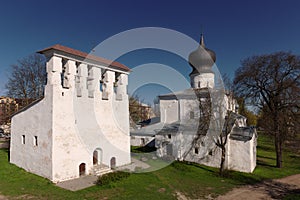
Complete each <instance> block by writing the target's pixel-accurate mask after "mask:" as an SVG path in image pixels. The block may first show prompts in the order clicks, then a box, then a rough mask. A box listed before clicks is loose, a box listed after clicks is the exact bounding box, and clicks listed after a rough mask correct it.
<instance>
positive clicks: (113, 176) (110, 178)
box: [96, 171, 130, 185]
mask: <svg viewBox="0 0 300 200" xmlns="http://www.w3.org/2000/svg"><path fill="white" fill-rule="evenodd" d="M129 175H130V173H129V172H123V171H115V172H111V173H108V174H103V175H102V176H99V177H98V179H97V181H96V185H108V184H110V183H112V182H116V181H120V180H122V179H125V178H127V177H129Z"/></svg>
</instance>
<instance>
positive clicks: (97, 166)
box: [10, 45, 131, 182]
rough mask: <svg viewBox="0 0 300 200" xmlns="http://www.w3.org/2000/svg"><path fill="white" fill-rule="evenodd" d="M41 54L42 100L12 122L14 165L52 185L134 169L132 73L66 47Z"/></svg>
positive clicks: (49, 49) (12, 155)
mask: <svg viewBox="0 0 300 200" xmlns="http://www.w3.org/2000/svg"><path fill="white" fill-rule="evenodd" d="M38 53H41V54H44V55H45V56H46V58H47V64H46V68H47V84H46V86H45V94H44V98H43V99H41V100H39V101H37V102H35V103H34V104H32V105H31V106H30V107H27V108H26V109H24V110H21V111H20V112H18V113H17V114H16V115H14V116H13V118H12V127H11V147H10V162H11V163H13V164H16V165H17V166H19V167H21V168H24V169H25V170H27V171H29V172H32V173H35V174H38V175H40V176H43V177H45V178H48V179H50V180H51V181H52V182H60V181H64V180H69V179H74V178H78V177H80V176H81V175H85V174H99V173H104V172H108V171H110V170H111V169H112V168H115V167H118V166H122V165H125V164H128V163H130V162H131V158H130V136H129V107H128V95H127V84H128V74H129V71H130V70H129V68H127V67H126V66H124V65H122V64H120V63H118V62H112V61H109V60H106V59H103V58H100V57H96V56H92V55H88V54H86V53H84V52H81V51H78V50H75V49H71V48H68V47H65V46H62V45H54V46H52V47H49V48H46V49H44V50H42V51H39V52H38Z"/></svg>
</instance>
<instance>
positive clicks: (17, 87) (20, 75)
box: [5, 54, 47, 104]
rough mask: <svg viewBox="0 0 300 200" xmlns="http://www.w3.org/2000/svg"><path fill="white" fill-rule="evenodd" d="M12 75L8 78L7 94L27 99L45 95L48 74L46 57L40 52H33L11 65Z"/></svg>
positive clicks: (26, 101) (26, 102)
mask: <svg viewBox="0 0 300 200" xmlns="http://www.w3.org/2000/svg"><path fill="white" fill-rule="evenodd" d="M11 69H12V72H11V75H10V77H9V78H8V82H7V84H6V86H5V87H6V89H7V90H8V92H7V95H8V96H10V97H14V98H20V99H24V100H25V102H24V103H25V104H28V100H29V99H38V98H41V97H42V96H43V95H44V85H45V84H46V79H47V74H46V67H45V57H44V56H42V55H40V54H33V55H30V56H28V57H26V58H23V59H21V60H18V63H17V64H14V65H11Z"/></svg>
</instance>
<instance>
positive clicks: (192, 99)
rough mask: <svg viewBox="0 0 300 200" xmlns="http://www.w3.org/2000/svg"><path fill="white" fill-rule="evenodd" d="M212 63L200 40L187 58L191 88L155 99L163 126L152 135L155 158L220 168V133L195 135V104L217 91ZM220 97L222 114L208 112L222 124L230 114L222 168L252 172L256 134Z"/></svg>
mask: <svg viewBox="0 0 300 200" xmlns="http://www.w3.org/2000/svg"><path fill="white" fill-rule="evenodd" d="M215 60H216V56H215V53H214V52H213V51H212V50H209V49H207V48H206V47H205V45H204V39H203V36H202V37H201V41H200V45H199V48H198V49H196V50H195V51H194V52H192V53H191V54H190V56H189V63H190V64H191V66H192V68H193V71H192V72H191V74H190V81H191V88H189V89H186V90H184V91H180V92H175V93H171V94H166V95H161V96H159V107H160V116H161V124H163V126H164V128H162V129H161V130H159V131H157V133H156V135H155V146H156V148H157V155H158V156H159V157H172V158H174V159H176V160H185V161H189V162H196V163H199V164H204V165H207V166H212V167H220V162H221V148H218V147H217V145H216V140H217V138H218V136H220V133H221V131H219V132H217V131H215V129H212V128H211V127H210V129H208V131H207V132H206V133H201V134H199V133H198V132H197V130H198V126H199V124H200V122H199V116H200V114H199V113H200V112H199V100H200V101H205V98H207V94H208V93H210V91H214V90H215V91H217V90H218V89H216V88H215V75H214V72H213V71H212V66H213V65H214V63H215ZM195 90H198V91H200V93H201V95H202V97H200V98H199V96H197V95H196V94H195ZM220 94H221V95H219V96H218V98H219V99H221V100H222V101H220V102H221V105H217V106H221V107H224V112H222V113H219V111H212V112H213V115H221V118H222V120H220V121H223V122H225V115H227V113H228V112H227V111H231V113H232V114H231V115H230V119H229V120H231V121H232V123H233V124H232V126H230V128H231V132H230V134H229V135H228V141H227V143H226V159H225V168H227V169H230V170H236V171H241V172H252V171H253V170H254V169H255V166H256V140H257V134H256V130H255V129H254V128H252V127H247V124H246V118H245V117H243V116H241V115H239V114H238V113H237V110H238V109H237V108H238V105H237V102H236V100H235V99H234V98H233V97H232V95H230V94H225V93H223V94H222V93H220ZM201 95H200V96H201ZM208 98H213V97H208ZM212 105H216V104H212ZM212 110H214V108H212ZM221 118H220V119H221ZM200 120H201V118H200ZM211 120H215V119H211Z"/></svg>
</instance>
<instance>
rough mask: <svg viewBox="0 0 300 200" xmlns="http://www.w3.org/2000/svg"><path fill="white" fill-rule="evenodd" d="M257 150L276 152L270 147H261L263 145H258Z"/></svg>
mask: <svg viewBox="0 0 300 200" xmlns="http://www.w3.org/2000/svg"><path fill="white" fill-rule="evenodd" d="M257 149H259V150H263V151H269V152H272V151H274V148H273V147H269V146H261V145H257Z"/></svg>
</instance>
